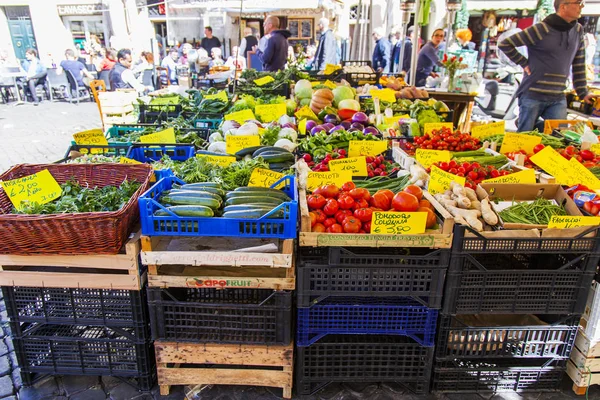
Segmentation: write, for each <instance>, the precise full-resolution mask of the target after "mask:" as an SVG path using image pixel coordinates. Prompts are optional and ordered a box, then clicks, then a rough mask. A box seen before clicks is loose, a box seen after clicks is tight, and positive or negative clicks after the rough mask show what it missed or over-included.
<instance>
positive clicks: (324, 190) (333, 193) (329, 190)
mask: <svg viewBox="0 0 600 400" xmlns="http://www.w3.org/2000/svg"><path fill="white" fill-rule="evenodd" d="M319 189H321V192H320V193H319V194H321V195H323V197H325V198H328V199H335V198H336V197H337V196H338V194H340V189H338V187H337V186H335V185H325V186H321V187H320V188H319ZM313 193H314V192H313Z"/></svg>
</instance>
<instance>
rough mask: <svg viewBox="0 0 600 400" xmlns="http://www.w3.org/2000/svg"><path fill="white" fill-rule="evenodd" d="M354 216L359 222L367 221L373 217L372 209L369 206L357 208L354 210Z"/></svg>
mask: <svg viewBox="0 0 600 400" xmlns="http://www.w3.org/2000/svg"><path fill="white" fill-rule="evenodd" d="M354 216H355V217H356V218H358V220H359V221H360V222H369V221H370V220H371V219H372V218H373V210H372V209H370V208H359V209H358V210H356V211H354Z"/></svg>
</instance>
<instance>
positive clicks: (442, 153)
mask: <svg viewBox="0 0 600 400" xmlns="http://www.w3.org/2000/svg"><path fill="white" fill-rule="evenodd" d="M416 158H417V161H418V162H419V163H420V164H421V165H422V166H424V167H425V168H429V167H431V165H433V164H435V163H438V162H450V159H451V158H452V156H451V155H450V152H449V151H448V150H427V149H417V153H416Z"/></svg>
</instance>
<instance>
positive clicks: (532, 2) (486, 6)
mask: <svg viewBox="0 0 600 400" xmlns="http://www.w3.org/2000/svg"><path fill="white" fill-rule="evenodd" d="M536 7H537V0H522V1H516V0H506V1H504V0H486V1H484V0H467V9H468V10H469V11H471V10H473V11H475V10H535V9H536ZM586 7H587V3H586Z"/></svg>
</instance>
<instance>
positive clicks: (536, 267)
mask: <svg viewBox="0 0 600 400" xmlns="http://www.w3.org/2000/svg"><path fill="white" fill-rule="evenodd" d="M597 265H598V257H597V256H589V255H574V254H568V253H567V254H548V253H546V254H518V253H515V254H494V253H489V254H473V255H462V256H452V258H451V260H450V268H449V270H448V275H447V277H446V289H445V297H444V308H443V313H444V314H481V313H486V314H487V313H491V314H563V315H566V314H581V313H583V311H584V308H585V304H586V301H587V294H588V291H589V290H590V287H591V284H592V279H593V277H594V273H595V271H596V267H597Z"/></svg>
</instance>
